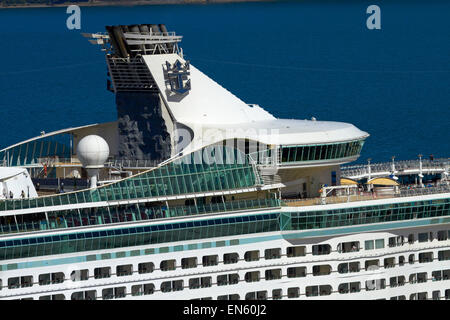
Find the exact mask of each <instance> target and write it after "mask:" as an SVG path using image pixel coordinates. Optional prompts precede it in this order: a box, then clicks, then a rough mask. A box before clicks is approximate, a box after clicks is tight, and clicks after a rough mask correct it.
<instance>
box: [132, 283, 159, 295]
mask: <svg viewBox="0 0 450 320" xmlns="http://www.w3.org/2000/svg"><path fill="white" fill-rule="evenodd" d="M154 292H155V285H154V284H153V283H146V284H143V285H142V284H138V285H135V286H132V287H131V295H132V296H142V295H148V294H153V293H154Z"/></svg>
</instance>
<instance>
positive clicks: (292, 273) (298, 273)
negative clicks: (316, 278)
mask: <svg viewBox="0 0 450 320" xmlns="http://www.w3.org/2000/svg"><path fill="white" fill-rule="evenodd" d="M287 276H288V278H300V277H306V267H290V268H288V269H287Z"/></svg>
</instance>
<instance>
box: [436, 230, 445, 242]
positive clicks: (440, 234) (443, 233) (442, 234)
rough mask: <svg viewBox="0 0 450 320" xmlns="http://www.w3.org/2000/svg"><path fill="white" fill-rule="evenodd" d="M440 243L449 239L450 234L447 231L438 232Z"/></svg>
mask: <svg viewBox="0 0 450 320" xmlns="http://www.w3.org/2000/svg"><path fill="white" fill-rule="evenodd" d="M437 238H438V241H445V240H447V239H448V232H447V230H443V231H438V233H437Z"/></svg>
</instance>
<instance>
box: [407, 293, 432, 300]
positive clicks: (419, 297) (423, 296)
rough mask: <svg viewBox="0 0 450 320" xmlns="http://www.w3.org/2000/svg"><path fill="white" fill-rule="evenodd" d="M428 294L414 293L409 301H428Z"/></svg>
mask: <svg viewBox="0 0 450 320" xmlns="http://www.w3.org/2000/svg"><path fill="white" fill-rule="evenodd" d="M427 296H428V293H427V292H418V293H413V294H411V295H410V296H409V300H427Z"/></svg>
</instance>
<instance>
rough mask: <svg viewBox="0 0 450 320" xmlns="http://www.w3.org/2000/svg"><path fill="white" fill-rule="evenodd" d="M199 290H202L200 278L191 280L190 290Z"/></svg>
mask: <svg viewBox="0 0 450 320" xmlns="http://www.w3.org/2000/svg"><path fill="white" fill-rule="evenodd" d="M198 288H200V278H192V279H189V289H198Z"/></svg>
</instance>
